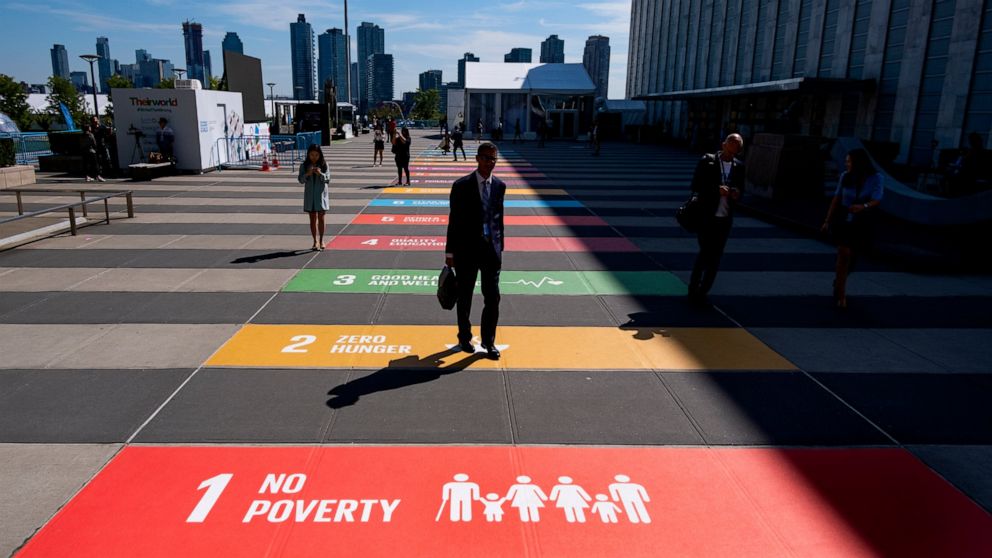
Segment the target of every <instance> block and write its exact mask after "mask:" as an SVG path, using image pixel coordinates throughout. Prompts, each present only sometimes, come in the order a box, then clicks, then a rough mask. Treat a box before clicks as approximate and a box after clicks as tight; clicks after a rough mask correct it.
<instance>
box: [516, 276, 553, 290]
mask: <svg viewBox="0 0 992 558" xmlns="http://www.w3.org/2000/svg"><path fill="white" fill-rule="evenodd" d="M564 283H565V282H564V281H558V280H557V279H552V278H551V277H541V280H540V281H537V282H534V281H528V280H526V279H521V280H519V281H503V284H504V285H530V286H531V287H534V288H535V289H540V288H541V287H542V286H544V285H545V284H548V285H551V286H553V287H557V286H558V285H563V284H564Z"/></svg>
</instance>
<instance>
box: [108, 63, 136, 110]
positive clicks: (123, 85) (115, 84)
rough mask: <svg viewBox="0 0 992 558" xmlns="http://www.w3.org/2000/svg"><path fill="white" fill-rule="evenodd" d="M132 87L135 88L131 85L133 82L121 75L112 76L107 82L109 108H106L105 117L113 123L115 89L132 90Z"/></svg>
mask: <svg viewBox="0 0 992 558" xmlns="http://www.w3.org/2000/svg"><path fill="white" fill-rule="evenodd" d="M132 87H134V84H133V83H131V80H129V79H127V78H126V77H124V76H122V75H120V74H115V75H112V76H110V78H109V79H108V80H107V90H108V91H107V101H109V102H108V103H107V106H106V107H104V110H103V113H104V116H106V117H107V118H109V119H110V120H111V121H113V119H114V89H130V88H132Z"/></svg>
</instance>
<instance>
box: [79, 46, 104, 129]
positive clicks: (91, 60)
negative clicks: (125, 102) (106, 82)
mask: <svg viewBox="0 0 992 558" xmlns="http://www.w3.org/2000/svg"><path fill="white" fill-rule="evenodd" d="M80 58H82V59H83V60H85V61H87V62H89V63H90V81H91V82H92V83H93V115H94V116H96V117H97V119H99V118H100V109H98V108H97V106H96V77H94V75H93V63H94V62H96V61H97V60H99V59H100V58H102V57H101V56H100V55H98V54H83V55H80Z"/></svg>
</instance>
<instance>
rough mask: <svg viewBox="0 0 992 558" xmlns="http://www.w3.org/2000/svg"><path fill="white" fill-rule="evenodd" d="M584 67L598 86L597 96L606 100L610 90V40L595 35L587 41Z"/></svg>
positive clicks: (583, 55) (583, 54)
mask: <svg viewBox="0 0 992 558" xmlns="http://www.w3.org/2000/svg"><path fill="white" fill-rule="evenodd" d="M582 65H583V66H585V67H586V71H587V72H589V77H591V78H592V82H593V84H595V85H596V96H597V97H602V98H604V99H605V98H606V94H607V92H608V91H609V88H610V87H609V85H610V38H609V37H604V36H602V35H593V36H591V37H589V38H588V39H586V49H585V51H583V53H582Z"/></svg>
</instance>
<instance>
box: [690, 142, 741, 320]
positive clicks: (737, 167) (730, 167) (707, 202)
mask: <svg viewBox="0 0 992 558" xmlns="http://www.w3.org/2000/svg"><path fill="white" fill-rule="evenodd" d="M743 148H744V139H743V138H741V136H740V135H739V134H730V135H729V136H727V138H726V139H725V140H724V141H723V144H722V145H721V148H720V151H719V152H717V153H709V154H706V155H703V158H702V159H700V160H699V163H697V164H696V171H695V173H694V174H693V176H692V191H693V192H694V193H696V194H697V195H698V196H699V204H700V212H701V213H702V216H703V217H702V222H701V223H700V225H699V231H698V232H697V235H698V239H699V255H698V256H696V264H695V265H694V266H693V268H692V277H691V278H690V279H689V302H691V303H693V304H705V303H706V294H707V293H708V292H709V291H710V288H711V287H712V286H713V281H714V280H715V279H716V273H717V270H718V269H719V267H720V259H721V258H722V257H723V249H724V247H725V246H726V245H727V238H728V237H729V236H730V227H731V225H732V224H733V213H734V207H735V206H736V205H737V201H738V200H739V199H740V197H741V194H742V193H743V192H744V163H742V162H741V161H739V160H738V159H737V154H738V153H740V152H741V149H743Z"/></svg>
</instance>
